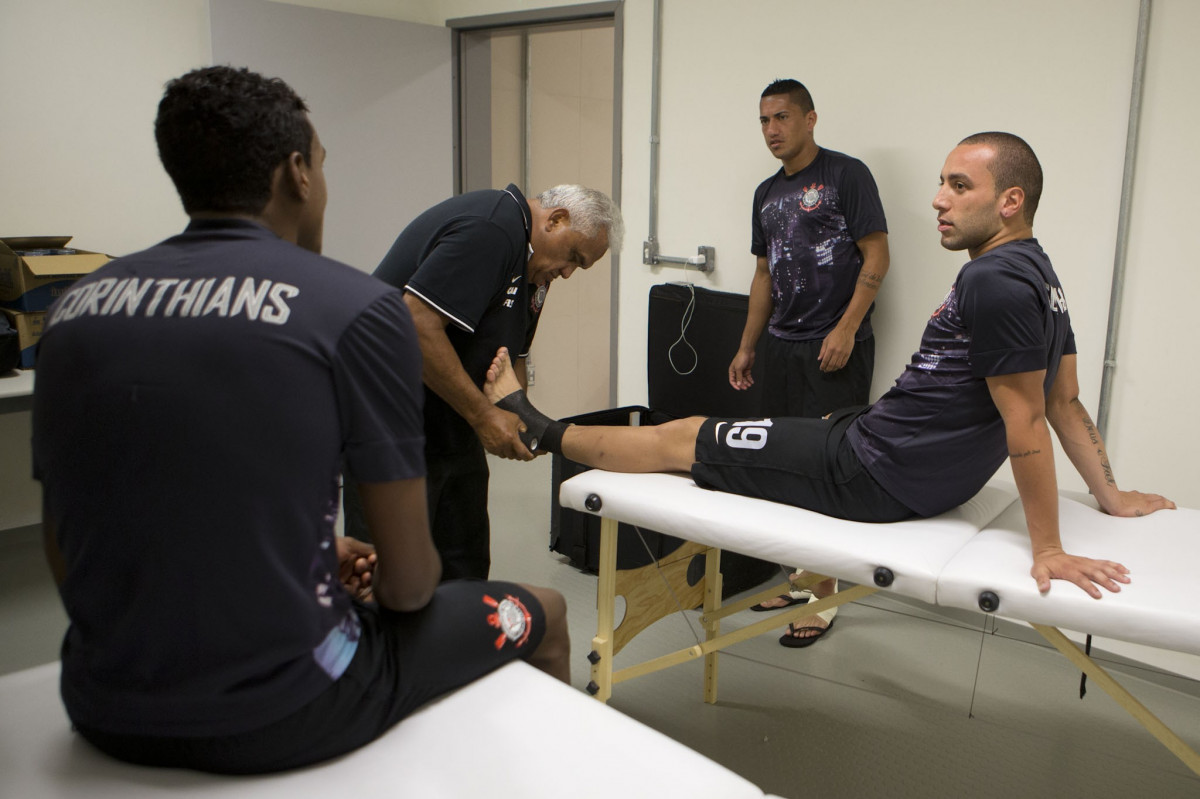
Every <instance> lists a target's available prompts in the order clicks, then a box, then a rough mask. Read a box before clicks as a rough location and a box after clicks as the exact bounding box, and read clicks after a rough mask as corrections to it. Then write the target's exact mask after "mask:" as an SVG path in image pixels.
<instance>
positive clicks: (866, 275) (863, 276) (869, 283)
mask: <svg viewBox="0 0 1200 799" xmlns="http://www.w3.org/2000/svg"><path fill="white" fill-rule="evenodd" d="M858 282H859V283H862V284H863V285H864V286H866V287H867V288H869V289H878V288H879V287H880V286H882V285H883V275H881V274H878V273H876V272H859V274H858Z"/></svg>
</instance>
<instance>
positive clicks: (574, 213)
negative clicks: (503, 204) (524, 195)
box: [537, 183, 625, 252]
mask: <svg viewBox="0 0 1200 799" xmlns="http://www.w3.org/2000/svg"><path fill="white" fill-rule="evenodd" d="M537 201H538V203H539V204H540V205H541V206H542V208H545V209H546V210H551V209H554V208H565V209H567V213H569V214H570V215H571V227H572V228H573V229H574V230H578V231H579V232H580V233H582V234H583V235H585V236H587V237H588V238H591V237H592V236H595V235H596V234H597V233H599V232H600V229H601V228H604V229H605V230H606V231H607V232H608V248H609V249H610V250H612V251H614V252H615V251H617V250H619V249H621V240H622V239H623V238H624V237H625V222H624V221H622V219H621V209H620V208H619V207H618V206H617V204H616V203H615V202H613V201H612V198H611V197H609V196H608V195H607V194H605V193H604V192H602V191H596V190H595V189H589V188H587V187H586V186H577V185H575V184H571V183H564V184H563V185H561V186H555V187H554V188H552V189H546V190H545V191H544V192H542V193H541V194H539V195H538V196H537Z"/></svg>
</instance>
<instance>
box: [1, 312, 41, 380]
mask: <svg viewBox="0 0 1200 799" xmlns="http://www.w3.org/2000/svg"><path fill="white" fill-rule="evenodd" d="M3 313H4V315H5V316H7V317H8V321H9V324H11V325H12V326H13V327H14V328H16V331H17V341H18V342H19V343H20V347H21V360H20V361H18V362H17V366H19V367H20V368H22V369H32V368H33V360H34V355H36V354H37V343H38V339H40V338H41V337H42V330H43V329H44V328H45V324H46V312H45V311H33V312H32V313H21V312H19V311H9V310H7V309H5V310H4V311H3Z"/></svg>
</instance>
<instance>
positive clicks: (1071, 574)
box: [1029, 548, 1129, 599]
mask: <svg viewBox="0 0 1200 799" xmlns="http://www.w3.org/2000/svg"><path fill="white" fill-rule="evenodd" d="M1029 574H1030V575H1031V576H1032V577H1033V579H1035V580H1037V584H1038V590H1039V591H1041V592H1042V593H1043V594H1044V593H1046V592H1047V591H1049V590H1050V581H1051V580H1067V581H1069V582H1072V583H1075V585H1077V586H1079V587H1080V588H1082V589H1083V590H1084V591H1086V592H1087V594H1088V596H1090V597H1092V598H1093V599H1099V598H1100V597H1101V596H1102V594H1101V593H1100V588H1104V589H1106V590H1108V591H1110V592H1112V593H1114V594H1115V593H1117V592H1118V591H1120V590H1121V586H1120V585H1118V583H1129V569H1127V568H1125V566H1123V565H1122V564H1120V563H1117V562H1115V561H1111V560H1095V559H1093V558H1085V557H1081V556H1079V555H1069V554H1067V553H1066V552H1064V551H1063V550H1061V549H1057V548H1056V549H1050V550H1046V551H1045V552H1042V553H1040V554H1035V555H1034V557H1033V568H1032V569H1030V570H1029ZM1096 586H1100V588H1097V587H1096Z"/></svg>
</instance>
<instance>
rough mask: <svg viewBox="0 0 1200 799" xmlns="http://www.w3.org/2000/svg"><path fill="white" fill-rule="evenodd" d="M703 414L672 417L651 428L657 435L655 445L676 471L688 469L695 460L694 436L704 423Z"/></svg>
mask: <svg viewBox="0 0 1200 799" xmlns="http://www.w3.org/2000/svg"><path fill="white" fill-rule="evenodd" d="M705 418H706V417H704V416H689V417H687V418H685V419H672V420H671V421H669V422H664V423H662V424H660V425H657V426H655V427H654V428H652V429H653V430H654V431H655V433H656V437H657V441H656V442H655V447H656V449H657V450H658V452H660V453H662V455H663V456H664V458H665V459H666V460H667V461H668V463H669V464H670V466H671V467H672V468H673V469H674V470H676V471H686V470H687V469H690V468H691V466H692V464H693V463H695V461H696V436H697V435H698V434H699V433H700V426H701V425H702V424H704V420H705Z"/></svg>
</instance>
